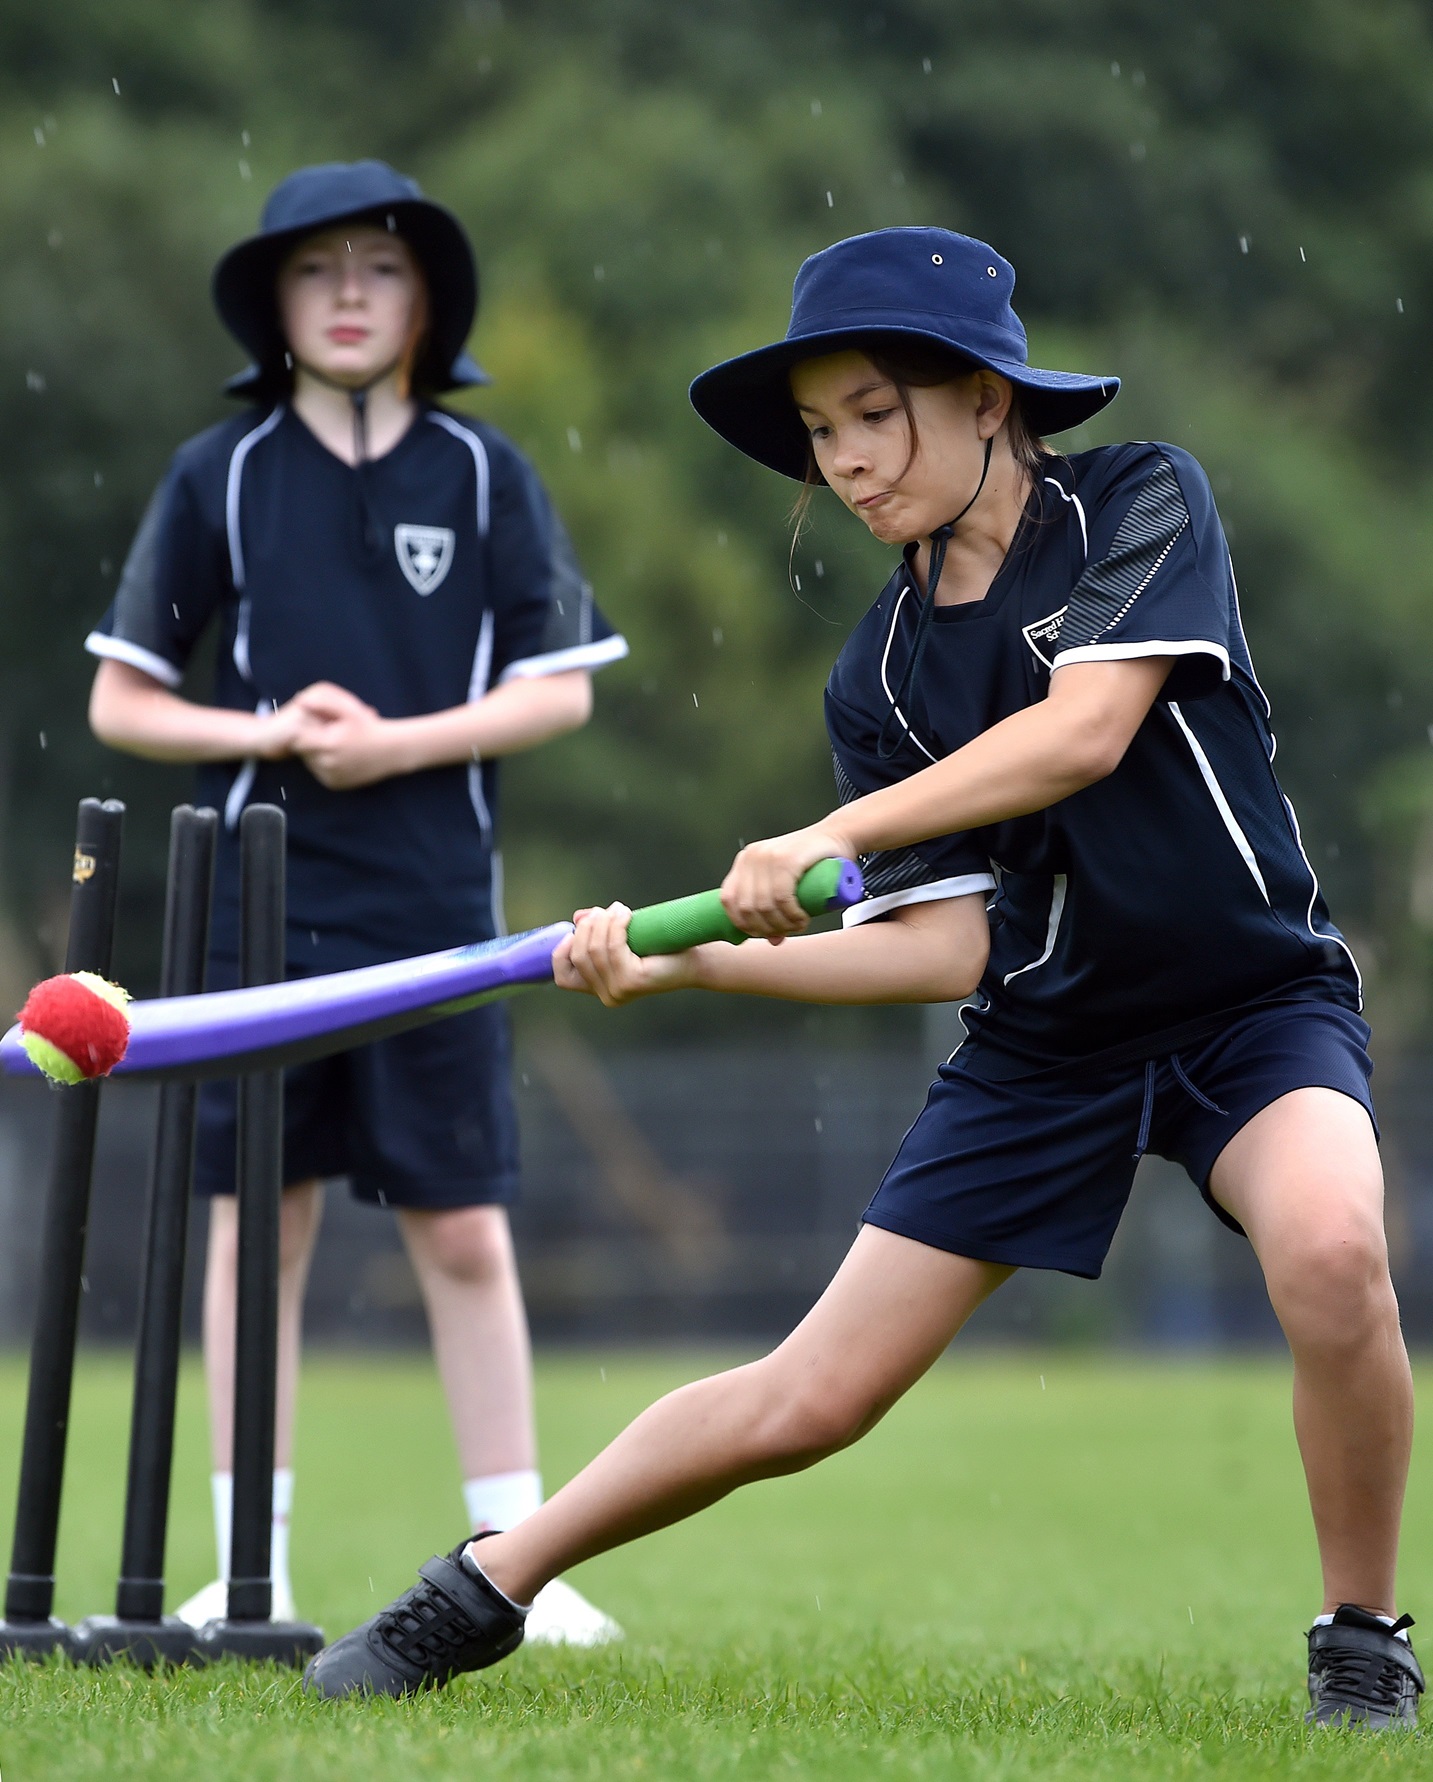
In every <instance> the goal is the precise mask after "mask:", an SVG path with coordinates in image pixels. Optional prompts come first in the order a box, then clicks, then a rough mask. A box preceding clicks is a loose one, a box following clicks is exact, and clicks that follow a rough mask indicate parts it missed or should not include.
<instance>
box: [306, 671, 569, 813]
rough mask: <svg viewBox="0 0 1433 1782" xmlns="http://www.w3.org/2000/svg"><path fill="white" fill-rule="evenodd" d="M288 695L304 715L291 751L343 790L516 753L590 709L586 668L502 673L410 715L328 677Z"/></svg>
mask: <svg viewBox="0 0 1433 1782" xmlns="http://www.w3.org/2000/svg"><path fill="white" fill-rule="evenodd" d="M294 703H295V704H296V705H297V706H299V707H300V709H301V710H302V712H303V713H304V716H305V719H306V722H305V724H304V726H303V728H302V729H301V730H300V732H299V736H298V739H297V741H296V742H295V744H294V752H295V753H296V754H298V755H301V756H302V757H303V760H304V762H305V764H306V766H307V767H308V769H309V771H310V772H311V773H312V774H313V776H314V778H315V779H317V780H319V781H320V782H321V783H322V784H323V785H325V786H328V787H330V788H333V789H336V790H343V789H347V788H350V787H354V786H367V785H370V784H371V783H372V782H373V781H375V780H386V779H391V778H392V777H393V776H394V775H396V774H405V773H418V772H421V771H422V769H424V768H427V767H449V766H453V765H455V764H457V763H461V762H468V761H479V760H482V759H484V758H489V757H492V756H495V755H515V754H517V753H518V752H519V751H520V750H522V749H531V748H535V747H536V745H537V744H538V743H543V742H547V741H549V740H550V739H551V738H552V737H554V736H561V735H563V734H564V733H565V732H566V731H569V730H579V729H581V727H582V726H583V725H584V724H585V723H586V722H587V720H588V718H589V717H591V715H592V676H591V675H590V674H589V673H588V672H587V671H586V669H581V668H572V669H568V670H567V671H566V672H565V673H563V674H551V675H540V676H536V677H533V678H531V679H519V680H513V681H507V682H505V683H504V684H503V685H502V686H499V687H494V688H493V690H492V691H491V692H490V693H485V694H484V695H483V697H482V698H481V699H476V700H474V701H473V702H472V703H471V704H469V705H455V706H450V707H449V708H448V709H447V710H445V711H439V712H424V713H423V715H422V716H421V717H417V718H384V717H380V716H379V714H378V713H377V712H376V711H374V709H373V707H372V706H370V705H365V704H364V702H363V701H362V700H361V699H359V698H357V697H356V695H354V694H352V693H349V692H347V691H345V689H344V688H342V687H335V686H333V685H332V684H331V683H330V682H327V681H320V682H318V683H316V684H315V685H314V686H312V687H306V688H305V689H304V691H303V692H302V693H299V694H297V695H296V696H295V699H294Z"/></svg>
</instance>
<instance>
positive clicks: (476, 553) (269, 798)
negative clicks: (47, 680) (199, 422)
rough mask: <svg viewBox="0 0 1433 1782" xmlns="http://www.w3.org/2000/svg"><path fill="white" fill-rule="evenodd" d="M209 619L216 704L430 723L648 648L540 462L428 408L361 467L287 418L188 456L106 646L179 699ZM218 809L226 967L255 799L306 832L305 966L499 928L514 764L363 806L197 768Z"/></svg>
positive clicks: (392, 952)
mask: <svg viewBox="0 0 1433 1782" xmlns="http://www.w3.org/2000/svg"><path fill="white" fill-rule="evenodd" d="M211 623H212V624H217V626H218V628H219V639H218V642H219V648H218V654H217V666H216V671H215V682H214V691H213V702H214V703H215V704H217V705H221V706H230V707H233V708H235V709H240V710H245V711H255V710H261V711H268V710H272V709H273V707H274V706H275V705H281V704H283V702H284V701H285V700H287V699H289V698H291V697H292V696H293V695H294V694H295V693H297V692H299V691H300V690H301V689H302V688H304V687H306V686H309V685H310V684H311V683H313V682H314V681H319V680H327V681H333V682H336V683H337V684H338V685H339V686H342V687H346V688H347V689H348V690H349V691H350V692H352V693H355V694H357V695H358V697H359V698H360V699H362V700H364V701H366V702H367V703H368V704H369V705H371V706H373V707H374V708H375V709H376V710H377V711H378V712H380V713H381V714H382V715H383V716H384V717H386V718H406V717H414V716H418V715H420V714H422V713H424V712H434V711H442V710H445V709H447V708H448V707H451V706H457V705H462V704H464V703H465V702H467V701H470V700H476V699H480V698H481V697H482V696H483V694H484V693H486V692H487V691H488V690H489V689H490V688H491V687H494V686H497V685H499V684H500V683H502V682H504V681H510V680H514V679H518V678H522V677H527V676H538V675H546V674H556V673H560V672H562V671H563V670H565V669H571V668H586V669H593V668H599V667H601V666H602V665H603V664H605V663H608V662H615V661H617V660H618V659H619V658H620V657H622V656H625V655H626V653H627V645H626V642H625V641H624V639H623V638H621V637H620V636H618V635H617V634H616V633H614V631H613V630H612V627H611V626H610V625H609V624H608V623H607V621H606V619H605V618H604V617H603V616H602V614H601V612H600V611H599V610H598V609H597V607H596V605H595V604H594V602H593V599H592V590H591V588H590V587H589V586H588V584H587V583H586V582H585V581H584V579H583V576H582V572H581V570H580V568H579V566H578V563H577V559H576V556H575V553H574V552H573V549H572V546H571V544H570V542H569V540H568V537H567V534H566V532H565V531H564V529H563V526H562V522H561V521H560V520H559V518H558V517H557V515H556V513H555V512H554V511H553V507H552V504H551V502H550V501H549V499H548V497H547V494H546V491H545V490H544V489H543V487H542V484H541V483H540V482H539V480H538V478H537V475H536V473H535V472H534V471H533V469H532V467H531V465H530V464H528V462H527V461H526V459H525V458H524V457H523V456H522V454H521V453H520V452H518V451H517V449H516V448H515V447H514V446H513V445H512V444H511V443H510V442H509V441H508V440H507V439H505V438H504V437H503V436H502V434H500V433H498V432H497V431H496V430H495V429H494V428H492V427H489V426H486V425H485V424H484V423H482V422H480V421H475V420H472V419H471V418H469V417H468V416H459V415H454V414H449V413H448V412H446V411H445V410H443V409H441V408H436V407H427V406H425V407H423V408H421V409H420V410H419V412H418V415H417V417H416V419H415V420H414V422H413V425H412V426H411V427H410V428H409V430H408V432H407V433H406V434H405V435H404V436H403V438H402V439H401V440H400V441H399V442H398V444H397V445H396V446H394V448H393V449H392V450H391V451H390V452H388V453H386V454H385V455H384V456H383V457H381V458H378V459H374V460H370V461H369V462H367V463H365V464H362V465H360V466H357V467H353V466H350V465H347V464H345V463H343V462H342V460H341V459H339V458H336V457H335V456H334V455H333V454H332V453H331V452H330V451H328V450H327V449H326V448H325V447H324V446H323V445H321V444H320V443H319V441H318V439H317V438H316V437H315V436H314V435H313V434H312V433H311V432H310V431H309V429H308V428H307V427H306V426H305V425H304V424H303V422H302V421H301V420H300V419H299V418H298V416H297V415H296V414H295V413H294V412H293V410H292V409H291V408H289V407H288V405H287V404H281V405H280V406H278V407H277V408H275V409H273V410H272V411H271V412H270V413H268V414H266V415H263V416H261V417H259V416H256V415H255V414H254V413H253V412H252V411H251V412H250V413H248V414H246V415H243V416H240V417H235V418H234V419H231V420H228V421H225V422H223V423H222V424H220V425H219V426H217V427H212V428H210V429H209V430H208V431H207V432H205V433H202V434H200V435H199V436H198V437H197V438H195V439H191V440H190V441H188V442H187V444H185V445H183V446H181V447H180V449H179V451H178V452H177V453H176V454H175V456H174V459H173V462H172V463H171V465H170V467H169V471H168V474H167V475H166V476H165V478H164V480H163V482H162V483H161V484H160V486H159V489H158V490H157V491H156V493H155V495H154V497H153V499H152V501H151V502H150V504H149V508H148V510H147V512H146V513H145V516H144V519H143V521H142V523H141V525H140V528H139V532H138V534H137V536H136V538H135V541H134V544H133V546H132V547H131V550H130V554H129V558H128V561H127V562H126V564H125V567H124V573H123V575H122V577H121V580H120V585H119V590H118V593H117V594H116V596H115V600H114V603H113V605H112V606H111V607H110V609H109V611H108V612H107V613H106V614H105V616H104V618H103V619H102V620H101V621H100V623H99V625H98V626H97V627H96V629H95V631H94V632H93V633H92V634H91V636H90V637H89V639H88V640H87V645H86V647H87V648H88V649H89V650H90V651H91V652H92V653H93V654H94V655H97V656H106V657H111V658H114V659H116V660H118V661H121V662H128V663H130V664H132V665H133V666H134V667H136V668H139V669H142V670H143V671H144V672H145V673H146V674H149V675H152V676H153V677H154V678H155V679H156V680H158V681H160V682H162V683H163V684H164V685H165V686H168V687H177V686H178V685H179V683H180V681H181V679H182V677H183V673H184V668H185V664H186V663H187V662H188V660H189V656H190V654H191V652H192V651H193V649H194V646H195V644H196V643H197V641H198V640H199V638H200V636H201V634H202V633H203V632H204V631H205V629H206V627H208V626H209V625H210V624H211ZM198 796H199V798H200V799H201V801H202V802H204V803H206V804H212V805H214V806H216V807H217V808H219V809H220V810H222V811H223V813H224V824H223V827H222V829H221V840H220V850H219V863H218V876H217V885H216V894H215V912H214V947H215V950H216V952H221V953H229V954H232V953H233V952H234V951H235V950H236V948H237V940H238V841H237V828H238V820H239V815H240V812H241V811H242V809H243V807H244V805H245V804H246V803H248V802H250V801H265V802H269V803H273V804H278V805H280V806H282V808H283V809H284V810H285V812H286V813H287V816H288V836H289V856H288V862H289V864H288V909H289V953H290V959H291V961H292V962H293V963H294V964H301V965H304V966H308V967H310V968H317V969H321V970H340V969H343V968H345V967H348V966H351V965H360V964H365V963H368V962H370V961H373V960H377V959H383V958H402V957H404V956H406V955H408V954H410V953H415V952H427V951H431V950H433V949H436V948H439V947H446V946H456V945H459V944H461V943H463V942H466V941H471V940H484V939H488V938H491V937H492V936H493V935H494V934H495V933H497V932H500V931H501V923H502V915H501V887H500V885H499V884H498V883H496V882H495V881H496V878H497V874H496V869H495V861H494V852H493V844H494V817H495V810H496V799H497V766H496V763H495V762H492V761H484V762H481V763H473V764H472V765H471V766H469V765H459V766H449V767H436V768H429V769H427V770H425V771H423V772H420V773H414V774H404V775H400V776H398V777H396V778H392V779H386V780H380V781H379V782H378V783H377V784H375V785H371V786H364V787H360V788H358V789H356V790H353V791H341V792H335V791H329V790H327V789H325V788H324V787H323V786H321V785H320V784H319V783H318V781H317V780H316V779H315V778H314V777H313V775H312V774H310V773H309V771H308V769H307V768H306V767H305V766H304V765H303V763H302V761H300V760H299V759H298V758H297V757H293V758H290V759H286V760H282V761H275V762H257V761H247V762H225V763H221V764H214V765H205V766H203V767H201V768H200V769H199V774H198Z"/></svg>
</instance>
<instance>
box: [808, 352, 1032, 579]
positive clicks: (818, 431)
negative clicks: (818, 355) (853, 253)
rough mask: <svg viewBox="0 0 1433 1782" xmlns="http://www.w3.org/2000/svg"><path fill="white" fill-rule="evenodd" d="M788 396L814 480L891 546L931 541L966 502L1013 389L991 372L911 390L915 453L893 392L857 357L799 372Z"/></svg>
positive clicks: (813, 363) (839, 356)
mask: <svg viewBox="0 0 1433 1782" xmlns="http://www.w3.org/2000/svg"><path fill="white" fill-rule="evenodd" d="M791 394H792V396H793V397H794V399H795V402H796V406H797V409H798V410H799V411H800V414H801V419H802V420H803V421H804V422H805V424H806V428H807V431H808V432H809V433H810V435H811V449H812V451H813V452H814V453H815V456H816V465H817V468H818V469H819V470H820V472H821V474H822V476H823V477H825V479H826V481H827V482H828V483H829V484H830V485H831V487H832V488H833V489H834V490H835V491H836V493H837V495H839V496H840V498H841V500H842V501H844V502H845V504H846V506H847V507H849V508H850V510H851V512H852V513H853V514H857V515H859V516H860V518H861V519H863V520H864V521H865V522H866V525H867V526H868V527H869V528H870V530H871V531H872V533H874V535H875V536H876V537H877V538H879V539H880V540H881V542H882V543H883V544H893V545H895V544H907V543H909V542H910V541H911V540H912V539H918V538H929V537H930V535H931V533H932V532H934V531H935V529H936V528H937V527H938V526H943V525H945V523H946V522H947V521H948V520H950V519H951V518H953V517H954V515H956V514H958V513H959V512H960V510H961V509H962V508H963V507H964V506H965V504H966V502H968V501H969V500H970V498H971V495H972V494H973V493H974V491H975V488H976V485H977V484H978V483H979V481H980V473H981V469H982V466H983V463H984V458H985V442H986V440H987V439H991V438H993V437H994V436H995V434H997V433H998V432H999V431H1000V428H1001V425H1002V424H1003V422H1004V420H1005V417H1006V415H1007V414H1008V413H1009V411H1010V396H1011V389H1010V384H1009V383H1008V382H1007V380H1006V379H1005V378H1003V377H998V376H997V375H996V374H995V373H994V372H993V371H975V372H972V373H971V374H970V376H968V377H961V378H956V379H954V380H953V381H952V382H951V383H948V384H936V385H934V386H933V387H931V388H929V389H918V388H913V389H912V390H911V391H910V404H911V408H912V410H913V412H914V414H915V418H916V430H917V435H918V443H917V445H916V449H915V453H914V455H912V451H911V444H912V442H911V429H910V423H909V421H907V419H906V413H905V410H904V408H902V406H901V399H900V395H899V392H898V391H897V389H896V387H895V385H894V384H893V383H892V382H891V381H890V379H889V378H888V377H886V376H885V375H884V374H883V373H882V372H880V371H878V370H877V369H876V367H875V366H874V365H873V364H872V363H871V361H870V360H869V359H868V358H867V357H866V355H865V354H864V353H860V352H855V351H850V352H843V353H832V354H830V355H829V356H828V357H827V358H824V359H808V360H806V361H805V362H804V363H803V364H800V365H797V366H796V367H795V368H794V369H793V371H792V373H791Z"/></svg>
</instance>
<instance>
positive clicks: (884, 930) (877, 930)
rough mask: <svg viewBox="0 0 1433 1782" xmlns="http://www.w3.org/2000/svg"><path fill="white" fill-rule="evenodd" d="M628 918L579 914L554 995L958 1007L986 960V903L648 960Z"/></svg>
mask: <svg viewBox="0 0 1433 1782" xmlns="http://www.w3.org/2000/svg"><path fill="white" fill-rule="evenodd" d="M631 914H632V912H631V911H630V910H629V909H628V908H627V907H626V906H625V904H620V903H614V904H613V905H612V906H611V907H610V908H609V909H605V910H579V911H578V917H577V929H576V932H575V933H574V934H573V935H572V937H571V938H570V939H569V940H566V941H564V942H563V943H562V945H561V946H560V947H559V948H558V949H557V952H556V954H555V955H554V956H553V976H554V977H555V979H556V981H557V983H558V985H559V987H560V988H562V989H564V990H585V991H587V992H588V993H589V994H591V995H593V996H597V997H600V998H601V1000H602V1001H603V1002H604V1003H605V1004H606V1005H607V1007H608V1008H616V1007H618V1006H619V1005H620V1004H622V1003H624V1002H631V1001H633V1000H634V999H635V998H637V997H639V996H652V995H655V994H657V993H658V992H660V991H664V990H726V991H734V992H737V993H738V994H742V995H747V996H779V997H783V998H786V999H788V1000H790V1001H793V1002H829V1003H885V1002H958V1001H960V1000H961V998H962V997H966V996H969V995H970V994H971V993H972V991H973V990H974V989H975V987H976V985H977V984H978V983H979V982H980V974H981V973H982V972H983V971H984V970H985V961H986V958H987V956H988V955H989V952H990V925H989V922H988V920H987V918H986V914H985V898H984V896H983V895H981V896H970V897H951V898H946V899H944V900H942V901H941V902H939V903H916V904H907V905H905V906H904V907H902V908H900V909H896V910H893V911H892V912H891V913H890V914H889V915H887V916H884V917H881V918H878V919H877V920H875V921H872V922H862V923H860V924H859V925H858V926H857V927H855V928H843V929H841V930H839V931H838V932H836V933H832V934H811V935H804V936H802V937H801V938H800V939H798V940H793V941H787V942H785V943H784V944H781V945H771V946H765V947H760V946H750V945H747V946H741V947H733V946H730V945H729V944H728V943H726V942H725V941H715V942H713V943H712V944H711V945H709V946H705V947H693V948H692V949H691V950H690V951H689V952H685V953H669V954H665V955H658V956H656V957H654V958H650V959H638V958H637V956H636V955H635V954H634V953H633V952H632V951H631V949H630V948H629V947H628V945H627V923H628V921H629V919H630V917H631Z"/></svg>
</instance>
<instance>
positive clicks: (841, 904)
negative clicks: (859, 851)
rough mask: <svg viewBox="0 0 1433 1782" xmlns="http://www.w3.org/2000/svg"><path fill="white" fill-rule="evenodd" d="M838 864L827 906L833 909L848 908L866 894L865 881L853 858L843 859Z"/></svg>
mask: <svg viewBox="0 0 1433 1782" xmlns="http://www.w3.org/2000/svg"><path fill="white" fill-rule="evenodd" d="M840 865H841V870H840V872H839V874H838V875H837V878H836V889H835V891H834V893H833V894H832V897H831V902H830V905H829V907H830V908H831V909H833V910H848V909H850V908H851V906H852V905H853V904H857V903H859V902H860V901H861V899H862V898H863V897H864V896H865V895H866V883H865V880H864V879H863V878H862V877H861V869H860V867H859V866H857V864H856V862H855V861H854V860H843V861H841V863H840Z"/></svg>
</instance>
